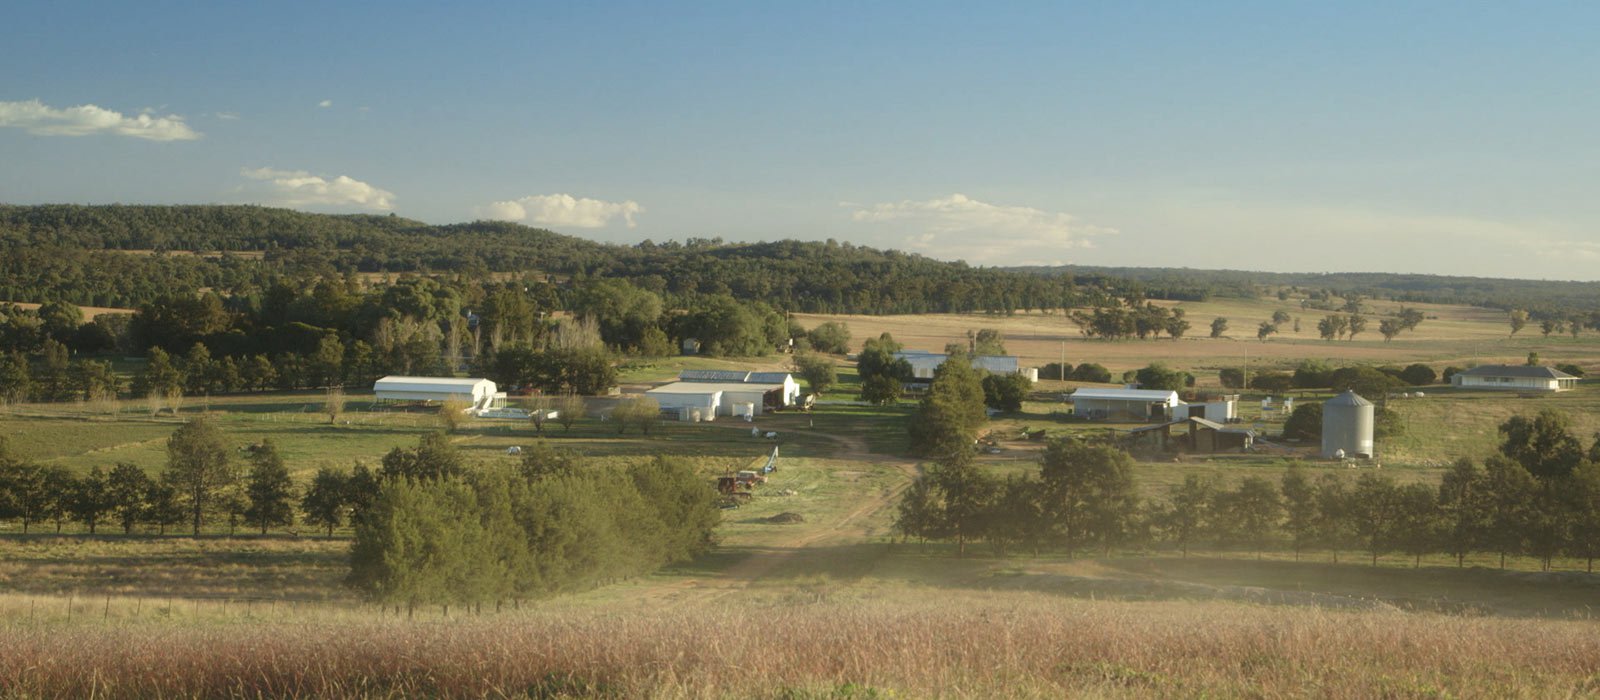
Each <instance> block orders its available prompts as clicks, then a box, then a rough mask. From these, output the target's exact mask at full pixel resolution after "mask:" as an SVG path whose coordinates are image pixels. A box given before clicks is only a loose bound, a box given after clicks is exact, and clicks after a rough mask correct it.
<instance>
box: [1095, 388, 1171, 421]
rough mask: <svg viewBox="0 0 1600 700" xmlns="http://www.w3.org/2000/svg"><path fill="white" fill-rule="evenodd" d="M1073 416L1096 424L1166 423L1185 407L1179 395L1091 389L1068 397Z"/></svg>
mask: <svg viewBox="0 0 1600 700" xmlns="http://www.w3.org/2000/svg"><path fill="white" fill-rule="evenodd" d="M1067 401H1069V402H1071V403H1072V412H1073V413H1076V414H1077V415H1079V416H1082V417H1084V418H1091V419H1096V420H1108V419H1109V420H1166V419H1168V418H1170V417H1172V416H1173V410H1174V409H1176V408H1177V407H1178V406H1181V405H1183V401H1181V400H1179V399H1178V392H1176V391H1163V390H1160V389H1091V388H1084V389H1079V390H1077V391H1074V392H1072V395H1071V396H1068V397H1067Z"/></svg>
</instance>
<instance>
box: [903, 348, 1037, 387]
mask: <svg viewBox="0 0 1600 700" xmlns="http://www.w3.org/2000/svg"><path fill="white" fill-rule="evenodd" d="M894 357H895V359H897V360H905V361H906V362H907V363H909V364H910V365H911V376H912V377H913V378H916V379H923V380H927V379H933V371H934V370H936V369H939V365H942V364H944V361H945V360H948V359H950V356H949V355H946V354H944V353H937V352H926V351H923V350H907V351H905V352H897V353H895V354H894ZM972 366H973V368H974V369H981V370H984V371H986V372H989V373H990V374H1027V373H1026V372H1024V371H1023V370H1022V368H1021V366H1020V363H1019V362H1018V360H1017V358H1016V356H1014V355H975V356H973V357H972ZM1038 374H1039V373H1038V372H1037V371H1034V372H1033V374H1032V376H1031V377H1030V378H1031V379H1034V380H1035V381H1037V380H1038V378H1039V377H1038Z"/></svg>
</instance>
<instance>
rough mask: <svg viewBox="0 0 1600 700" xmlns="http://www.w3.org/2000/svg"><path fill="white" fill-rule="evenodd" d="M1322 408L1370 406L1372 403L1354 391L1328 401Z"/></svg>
mask: <svg viewBox="0 0 1600 700" xmlns="http://www.w3.org/2000/svg"><path fill="white" fill-rule="evenodd" d="M1323 405H1324V406H1371V405H1372V402H1371V401H1368V400H1366V399H1363V398H1361V395H1360V394H1357V393H1356V392H1354V391H1348V390H1347V391H1345V392H1344V393H1343V394H1340V395H1338V396H1335V397H1333V398H1331V399H1328V401H1327V403H1325V404H1323Z"/></svg>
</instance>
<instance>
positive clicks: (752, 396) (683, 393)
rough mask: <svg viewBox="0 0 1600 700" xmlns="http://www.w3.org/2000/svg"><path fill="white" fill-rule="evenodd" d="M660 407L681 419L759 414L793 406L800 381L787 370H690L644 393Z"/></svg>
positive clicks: (797, 394)
mask: <svg viewBox="0 0 1600 700" xmlns="http://www.w3.org/2000/svg"><path fill="white" fill-rule="evenodd" d="M645 395H646V396H649V397H650V398H652V399H655V400H656V403H657V404H659V405H660V406H661V410H663V411H670V412H673V413H677V414H678V415H679V416H680V417H681V418H682V419H684V420H713V419H714V418H715V417H716V416H752V417H753V416H759V415H761V414H762V413H764V412H766V411H767V410H769V409H774V408H783V407H785V406H793V405H795V403H797V402H798V401H799V399H800V384H799V382H796V381H795V379H794V377H793V376H792V375H790V374H789V373H787V372H746V371H743V370H715V369H690V370H684V371H683V373H681V374H679V375H678V381H675V382H671V383H669V384H663V385H661V386H658V387H656V388H654V389H650V390H649V391H646V392H645Z"/></svg>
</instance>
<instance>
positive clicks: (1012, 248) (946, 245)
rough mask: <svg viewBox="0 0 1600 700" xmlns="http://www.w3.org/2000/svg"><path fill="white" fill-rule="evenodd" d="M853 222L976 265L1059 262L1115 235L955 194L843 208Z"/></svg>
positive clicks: (1051, 214)
mask: <svg viewBox="0 0 1600 700" xmlns="http://www.w3.org/2000/svg"><path fill="white" fill-rule="evenodd" d="M840 206H843V207H845V208H847V209H851V210H853V211H852V212H851V215H850V218H851V219H853V220H854V221H857V222H861V223H870V224H886V225H889V226H892V227H894V229H896V230H897V231H900V232H902V233H903V234H904V238H903V239H902V243H901V244H902V245H904V246H905V247H907V248H909V249H911V250H914V251H917V252H920V253H924V254H926V255H930V256H933V257H938V258H958V259H962V260H967V261H970V262H976V263H986V264H990V263H1011V264H1014V263H1025V262H1029V261H1049V260H1055V259H1056V258H1055V257H1053V256H1055V255H1056V254H1057V253H1059V252H1060V250H1061V249H1063V248H1086V247H1091V246H1092V244H1091V242H1090V241H1089V237H1090V236H1096V235H1103V234H1111V233H1116V230H1115V229H1110V228H1104V227H1099V226H1090V225H1087V224H1083V223H1080V222H1078V221H1077V220H1076V219H1075V218H1074V217H1072V216H1071V215H1069V214H1064V213H1060V212H1051V211H1045V210H1043V209H1036V208H1034V207H1025V206H1013V205H1000V204H990V203H988V202H983V201H979V200H976V199H973V198H971V197H968V196H966V195H964V194H960V193H956V194H952V195H950V196H948V197H941V198H937V199H928V200H903V201H899V202H886V203H881V204H874V205H872V206H870V207H865V206H861V205H859V204H851V203H848V202H846V203H841V204H840Z"/></svg>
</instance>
